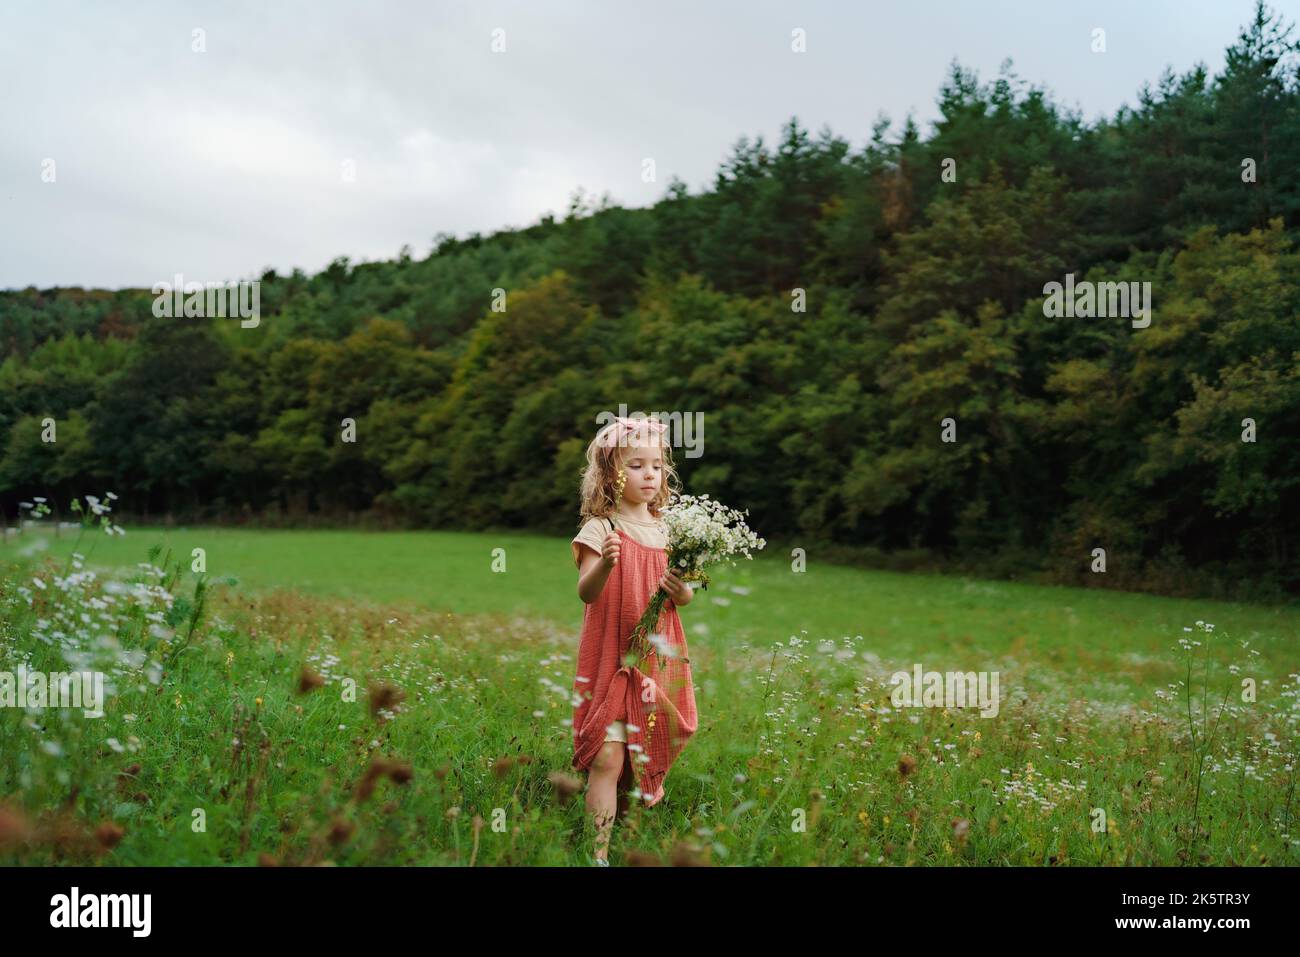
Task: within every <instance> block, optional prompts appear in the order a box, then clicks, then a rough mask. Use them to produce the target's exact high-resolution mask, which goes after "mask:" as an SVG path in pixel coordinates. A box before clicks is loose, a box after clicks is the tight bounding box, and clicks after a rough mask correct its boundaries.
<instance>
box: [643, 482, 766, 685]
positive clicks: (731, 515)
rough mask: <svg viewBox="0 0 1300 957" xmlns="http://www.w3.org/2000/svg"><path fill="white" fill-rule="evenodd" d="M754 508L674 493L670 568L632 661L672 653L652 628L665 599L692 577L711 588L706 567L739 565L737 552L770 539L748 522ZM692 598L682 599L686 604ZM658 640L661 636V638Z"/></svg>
mask: <svg viewBox="0 0 1300 957" xmlns="http://www.w3.org/2000/svg"><path fill="white" fill-rule="evenodd" d="M747 514H749V513H748V511H745V512H739V511H737V510H736V509H734V508H728V507H727V506H725V505H723V504H722V503H721V502H719V501H716V500H714V499H711V498H709V496H707V495H700V496H694V495H674V496H673V498H672V499H670V500H669V502H668V505H667V506H666V507H665V508H664V512H663V520H664V524H665V525H666V526H667V528H668V548H667V553H668V571H667V572H666V573H665V575H664V577H663V578H662V579H661V580H660V587H659V589H658V590H657V591H656V592H655V593H654V596H653V597H652V598H651V599H650V604H649V605H648V606H647V608H646V611H645V614H644V615H642V616H641V619H640V621H638V622H637V623H636V627H635V628H633V629H632V635H631V638H630V641H629V646H628V656H629V659H630V663H631V664H636V663H638V662H640V661H642V660H644V659H645V658H646V657H648V656H649V655H652V654H662V655H664V656H665V657H672V656H673V654H674V651H673V649H671V648H669V647H667V646H666V644H665V643H664V641H663V639H662V637H661V636H660V635H657V634H654V633H652V631H651V629H653V628H654V627H655V625H656V624H658V622H659V615H660V613H661V612H662V611H663V608H664V604H665V602H667V601H668V599H669V598H673V599H674V601H676V599H677V598H678V597H684V596H683V593H682V589H689V587H690V586H689V585H688V584H686V583H687V582H696V583H698V584H699V585H700V586H701V587H703V588H708V587H709V576H708V573H707V571H706V569H707V568H708V567H709V566H710V565H715V564H717V563H718V562H722V561H730V562H731V564H733V565H734V564H736V562H735V556H737V555H744V556H745V557H746V558H749V559H752V558H753V557H754V556H753V555H752V554H751V552H753V551H756V550H758V549H760V548H762V547H763V546H764V545H766V544H767V543H766V542H765V541H764V540H763V539H761V538H759V537H758V536H757V535H756V534H754V532H753V531H752V530H751V529H750V528H749V526H748V525H746V524H745V518H744V516H745V515H747ZM689 600H690V599H689V598H686V601H682V602H677V603H678V604H685V603H686V602H688V601H689ZM655 639H658V640H657V641H656V640H655Z"/></svg>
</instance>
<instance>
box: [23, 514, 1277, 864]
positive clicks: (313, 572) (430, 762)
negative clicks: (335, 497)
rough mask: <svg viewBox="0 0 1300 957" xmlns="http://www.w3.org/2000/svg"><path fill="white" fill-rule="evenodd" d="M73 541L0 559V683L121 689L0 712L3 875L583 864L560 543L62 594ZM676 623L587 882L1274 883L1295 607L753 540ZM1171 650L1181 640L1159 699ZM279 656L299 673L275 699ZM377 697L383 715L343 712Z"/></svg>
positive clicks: (307, 565) (284, 534) (444, 547)
mask: <svg viewBox="0 0 1300 957" xmlns="http://www.w3.org/2000/svg"><path fill="white" fill-rule="evenodd" d="M74 539H75V534H74V533H69V532H67V531H65V532H63V533H62V535H60V536H58V537H55V536H53V535H52V534H51V533H50V532H49V531H43V532H29V533H28V534H26V535H24V536H23V537H22V538H20V539H10V541H9V543H8V544H7V545H5V546H4V547H3V549H0V561H3V562H6V563H9V564H8V565H7V567H8V568H9V571H8V574H7V575H6V576H5V582H4V585H5V588H4V613H5V623H4V631H3V633H0V662H8V663H7V664H0V668H7V669H10V670H12V669H13V668H14V667H15V666H16V663H17V661H18V660H19V659H20V658H23V657H26V658H28V660H29V661H30V662H31V663H32V665H33V666H34V667H35V666H39V665H41V664H42V662H44V663H45V667H46V670H56V668H57V666H58V662H59V661H61V660H65V659H67V654H68V649H69V648H71V649H73V652H74V653H75V654H80V655H82V656H83V657H82V658H79V659H77V660H81V661H91V660H94V661H96V662H101V663H102V662H105V661H109V663H110V664H112V665H113V667H116V668H117V670H118V684H119V687H118V689H117V690H118V694H117V696H116V697H110V699H109V703H108V705H107V706H106V708H105V710H106V712H107V713H106V715H105V717H104V718H102V719H86V718H84V717H83V716H82V715H81V712H80V711H76V712H68V711H66V710H65V711H58V710H54V709H51V710H49V711H47V712H44V713H43V715H41V716H36V717H34V716H33V715H32V714H30V713H29V714H27V715H24V714H23V712H22V711H20V710H19V709H17V708H0V755H3V757H0V863H5V862H15V861H16V862H48V861H78V862H80V861H86V860H94V861H101V862H103V863H105V864H143V863H161V864H207V863H242V864H252V863H258V862H259V861H261V862H262V863H283V864H294V863H324V862H331V863H338V864H366V863H419V864H453V863H455V864H468V863H471V862H472V863H474V864H476V865H483V864H505V863H509V864H573V863H578V864H580V863H583V862H584V861H585V860H586V858H587V854H586V853H585V851H586V847H587V846H588V843H587V842H588V841H589V836H588V835H587V834H585V833H584V823H585V821H584V815H583V813H582V805H581V794H580V793H579V794H577V795H576V796H575V797H574V798H573V799H572V800H571V801H569V802H568V803H565V802H564V801H563V799H562V797H563V796H562V794H560V793H558V792H559V791H562V790H563V789H564V787H565V784H564V782H563V781H557V779H555V778H553V773H554V772H561V773H563V772H565V770H566V768H567V765H568V760H569V757H570V754H571V750H570V737H569V735H570V732H569V728H568V726H567V725H566V724H564V720H565V719H567V718H568V717H569V716H570V714H571V710H570V707H571V706H570V702H569V695H570V690H569V689H570V688H571V687H572V680H573V669H574V659H575V656H576V648H577V633H578V628H579V623H580V620H581V613H582V604H581V602H580V601H579V599H578V598H577V595H576V591H575V586H576V570H575V569H574V567H573V563H572V560H571V557H570V552H569V548H568V544H567V542H566V541H564V540H563V539H553V538H545V537H538V536H534V535H525V534H504V533H503V534H495V533H482V534H469V533H444V532H374V533H371V532H356V531H256V530H242V529H239V530H234V529H207V528H203V529H170V530H166V531H164V530H161V529H142V528H132V529H128V534H127V535H126V536H124V537H113V538H109V537H107V536H104V535H103V534H102V533H97V534H95V535H93V536H92V535H89V534H88V535H87V537H86V538H85V539H84V540H82V541H81V543H80V545H79V546H77V548H78V550H79V553H80V554H82V555H84V556H85V558H86V560H85V568H84V569H82V570H81V571H82V572H83V573H84V572H87V571H91V572H94V578H93V579H86V580H80V579H75V578H74V580H72V581H70V582H69V581H66V580H65V581H64V582H63V585H62V586H61V585H60V582H59V581H56V580H55V578H54V573H55V572H56V571H57V572H59V573H60V574H61V573H62V570H63V569H64V568H65V567H67V565H68V562H69V561H70V558H71V555H72V551H73V548H74ZM34 544H35V545H43V546H44V547H43V548H40V549H35V550H34V549H33V545H34ZM153 544H160V545H162V546H163V547H164V549H168V548H169V549H171V552H172V555H173V558H174V559H175V558H183V561H184V573H183V574H179V575H172V576H170V577H169V578H168V580H166V581H165V582H164V583H163V587H162V588H158V589H153V590H150V591H149V592H148V594H147V595H146V596H145V598H143V599H139V600H137V601H136V602H135V603H134V604H133V605H131V606H130V607H127V603H126V602H123V601H119V602H116V603H113V602H110V603H108V604H107V606H106V607H100V606H101V605H104V604H105V603H104V601H103V600H102V595H103V592H102V586H103V582H104V580H105V579H106V578H108V577H109V576H110V575H113V574H116V575H119V576H121V575H132V574H134V575H137V576H144V577H148V576H147V573H145V572H144V570H143V569H141V568H139V567H137V563H139V562H142V561H144V560H145V558H146V551H147V549H148V548H149V546H150V545H153ZM194 548H202V549H204V552H205V559H206V564H207V567H206V573H207V579H208V581H209V582H210V583H211V588H210V590H209V592H208V595H207V604H206V608H204V609H203V611H202V614H198V613H193V614H192V612H194V609H193V608H191V607H190V599H191V597H192V593H193V589H194V582H195V576H194V575H193V574H192V573H190V572H189V565H190V561H191V553H192V550H193V549H194ZM495 549H503V550H504V561H505V570H504V571H493V561H494V550H495ZM24 551H28V552H32V551H34V554H33V555H31V556H29V557H26V558H21V559H20V557H19V556H20V553H22V552H24ZM17 561H21V562H25V563H27V565H26V566H25V568H23V569H22V570H20V566H19V565H15V564H12V563H14V562H17ZM159 561H161V558H160V559H159ZM33 562H35V563H37V564H36V565H35V566H33V565H32V564H31V563H33ZM42 562H43V563H44V564H43V566H42V565H41V564H40V563H42ZM41 567H44V568H45V569H46V570H45V571H43V572H41V571H39V570H38V569H39V568H41ZM498 567H500V566H499V563H498ZM34 569H36V570H34ZM33 574H36V575H37V576H38V577H42V578H43V580H44V581H45V582H46V587H45V588H43V589H42V588H39V587H34V586H32V584H31V582H30V579H31V578H32V577H33ZM151 580H152V579H151ZM164 593H165V594H166V595H171V594H175V595H179V596H180V597H179V598H175V599H173V598H169V597H164ZM29 596H30V598H31V600H32V604H31V605H29V604H28V603H27V598H28V597H29ZM97 596H99V599H98V600H96V599H97ZM150 603H152V604H150ZM151 610H152V611H154V612H155V617H154V618H153V619H152V620H150V619H149V617H148V616H149V614H150V612H151ZM682 618H683V623H684V624H685V626H686V630H687V636H688V640H689V642H690V644H691V654H692V662H693V664H695V668H694V671H695V675H696V681H697V688H696V693H697V700H698V704H699V708H700V715H701V723H700V729H699V731H698V732H697V734H696V736H695V738H694V739H693V740H692V742H691V743H690V745H689V746H688V747H687V750H686V752H685V753H684V754H683V756H682V758H681V759H680V760H679V761H678V763H677V764H676V765H675V766H674V768H673V770H672V771H671V772H670V773H669V776H668V779H667V782H666V788H667V795H668V796H667V798H666V800H665V802H664V803H663V804H661V805H659V806H657V807H655V808H651V809H643V808H636V807H634V808H633V810H632V812H631V814H630V815H629V816H628V817H627V818H626V819H624V821H622V822H621V823H620V825H619V827H618V828H617V829H616V831H615V836H614V840H613V843H612V845H611V854H612V856H611V861H612V862H613V863H615V864H619V863H637V862H650V861H658V860H662V861H664V862H673V861H675V862H679V863H682V862H709V863H713V864H724V865H725V864H742V865H759V864H768V863H780V864H822V865H836V864H877V863H880V864H911V865H922V864H1062V865H1069V864H1123V863H1134V864H1178V863H1189V864H1195V863H1236V864H1260V863H1279V864H1280V863H1290V864H1294V863H1296V861H1297V849H1298V847H1300V841H1297V838H1296V837H1295V836H1294V832H1295V831H1296V827H1295V825H1293V824H1292V822H1291V816H1292V815H1293V814H1294V813H1296V811H1297V810H1298V809H1300V805H1297V804H1296V803H1295V802H1294V801H1293V791H1294V780H1295V761H1294V756H1293V755H1294V749H1295V746H1296V726H1295V715H1296V709H1295V705H1296V701H1297V699H1296V696H1295V688H1296V683H1297V682H1296V678H1295V677H1291V676H1293V675H1294V673H1295V672H1297V671H1298V670H1300V668H1298V662H1297V658H1298V657H1300V655H1297V649H1300V612H1298V611H1297V610H1295V609H1287V608H1276V607H1261V606H1245V605H1231V604H1221V603H1211V602H1194V601H1185V600H1174V599H1164V598H1157V597H1151V596H1146V595H1132V594H1124V593H1119V592H1113V591H1105V590H1102V589H1070V588H1057V587H1043V586H1036V585H1026V584H1017V583H1007V582H986V581H978V580H969V579H962V578H944V577H937V576H926V575H903V574H897V573H889V572H878V571H867V570H862V569H856V568H849V567H840V566H833V565H829V564H824V563H820V562H818V560H817V556H816V553H815V551H814V552H813V553H812V554H810V555H809V556H808V563H807V568H806V571H803V572H801V573H796V572H794V571H793V570H792V568H791V565H790V562H789V558H788V556H785V555H779V554H773V553H770V552H769V553H767V554H764V555H762V556H760V557H759V558H758V559H756V560H755V561H753V562H742V563H741V564H740V565H739V566H738V567H736V568H730V567H728V568H724V569H721V570H719V573H718V574H717V575H716V578H715V583H714V584H713V585H712V586H711V587H710V588H709V589H708V591H705V592H701V593H699V594H698V595H697V597H696V600H695V601H694V602H693V603H692V604H691V605H690V607H689V608H686V609H684V610H683V612H682ZM191 619H193V620H194V625H193V628H192V629H191V628H190V627H189V625H190V620H191ZM1198 621H1204V622H1209V623H1212V624H1213V626H1214V630H1213V631H1212V632H1209V631H1206V630H1205V629H1203V628H1199V627H1197V626H1196V624H1195V623H1196V622H1198ZM110 624H116V625H117V626H118V627H117V628H115V629H109V628H108V626H109V625H110ZM1187 628H1191V629H1193V630H1192V632H1191V633H1188V632H1187V631H1185V630H1184V629H1187ZM106 630H111V631H112V633H113V634H115V635H116V636H117V639H116V640H115V641H112V642H103V641H100V640H99V639H98V637H97V636H98V635H100V634H102V633H106ZM56 632H57V634H56ZM1182 639H1188V640H1194V641H1199V642H1201V644H1200V645H1199V646H1194V648H1193V652H1192V653H1193V654H1195V655H1196V658H1195V661H1194V665H1195V667H1194V670H1193V672H1192V673H1191V674H1190V676H1189V673H1188V665H1189V660H1188V657H1187V656H1188V654H1189V653H1188V652H1187V651H1185V650H1182V649H1180V647H1179V642H1180V640H1182ZM1243 643H1245V644H1243ZM1207 652H1208V654H1207ZM123 662H125V663H124V664H123ZM154 663H156V665H157V667H156V668H154V669H153V671H152V674H151V673H150V669H151V667H152V666H153V664H154ZM914 663H920V664H921V665H922V666H923V667H924V668H925V669H926V670H932V671H957V670H961V671H971V670H974V671H996V672H998V673H999V675H1000V691H1001V708H1000V712H999V714H998V715H997V716H996V717H992V718H981V717H979V716H978V713H977V712H976V711H975V710H973V709H967V710H960V709H951V710H945V709H942V708H926V709H915V710H909V711H904V712H900V711H898V710H895V709H893V708H892V707H891V705H890V700H889V699H890V691H891V690H892V689H891V686H890V684H889V682H888V677H889V675H890V674H891V673H892V672H893V671H895V670H910V669H911V668H912V666H913V664H914ZM65 667H66V666H65ZM304 667H308V668H311V669H312V670H313V671H314V672H316V673H318V674H319V675H321V677H322V679H323V680H324V682H325V684H324V686H323V687H320V688H317V689H316V690H312V691H309V692H308V693H305V694H300V693H299V690H298V684H299V680H300V675H301V673H302V671H303V668H304ZM1206 667H1208V671H1204V670H1203V669H1204V668H1206ZM1230 668H1235V669H1237V670H1236V671H1235V672H1232V671H1230V670H1229V669H1230ZM1189 677H1190V683H1191V686H1192V688H1193V689H1194V692H1195V694H1194V695H1193V699H1194V700H1193V702H1192V714H1191V719H1192V721H1193V722H1194V723H1195V727H1196V731H1197V737H1196V739H1195V741H1196V743H1195V744H1194V743H1193V739H1192V737H1191V736H1190V735H1189V734H1188V721H1189V719H1188V701H1187V696H1186V684H1185V683H1186V682H1187V681H1188V680H1189ZM1244 678H1251V679H1254V681H1255V683H1256V687H1257V697H1256V700H1254V701H1249V700H1243V695H1242V689H1241V681H1242V679H1244ZM346 679H351V680H352V681H354V682H355V684H356V687H357V693H356V699H355V701H349V700H346V696H345V694H344V689H345V687H346ZM155 681H156V683H155ZM1180 682H1184V684H1183V685H1180V684H1179V683H1180ZM1206 684H1208V686H1209V691H1208V694H1206V695H1205V696H1204V697H1203V696H1202V693H1201V691H1202V687H1203V685H1206ZM386 689H387V690H386ZM1225 694H1226V697H1225ZM384 695H392V696H397V697H401V701H400V704H396V705H395V706H393V707H390V708H389V709H388V710H387V713H384V712H380V713H375V712H374V711H372V709H371V708H369V707H368V706H367V703H368V700H372V699H374V698H376V697H380V698H382V697H383V696H384ZM1162 695H1164V696H1167V697H1162ZM1220 701H1225V702H1226V707H1225V708H1224V713H1223V716H1222V718H1221V720H1220V721H1219V722H1218V726H1217V728H1216V727H1215V725H1216V721H1215V715H1216V713H1217V711H1218V703H1219V702H1220ZM1207 712H1208V721H1206V722H1204V724H1203V723H1202V721H1203V718H1204V717H1206V713H1207ZM1211 731H1213V732H1214V733H1213V737H1212V740H1211V735H1210V732H1211ZM1202 732H1203V733H1202ZM110 739H111V742H110ZM377 758H378V759H379V760H376V759H377ZM384 762H391V763H389V764H386V763H384ZM913 762H914V766H913ZM368 769H369V771H368ZM395 769H396V770H395ZM1198 771H1199V774H1198ZM1198 779H1199V784H1200V787H1199V797H1198V787H1197V785H1198ZM372 787H373V788H374V789H375V791H374V793H373V794H370V793H368V792H369V791H370V790H371V788H372ZM1103 814H1104V828H1102V829H1099V828H1098V823H1097V822H1098V821H1099V820H1102V815H1103ZM476 818H477V819H479V823H478V825H477V826H476ZM6 821H8V822H9V823H8V824H7V825H6V824H5V822H6ZM196 821H201V822H202V825H203V826H202V829H198V828H197V825H196V823H195V822H196ZM6 834H8V837H6Z"/></svg>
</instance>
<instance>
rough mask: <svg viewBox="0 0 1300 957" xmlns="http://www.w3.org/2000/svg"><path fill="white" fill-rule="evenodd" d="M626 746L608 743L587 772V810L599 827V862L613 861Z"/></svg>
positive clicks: (597, 829)
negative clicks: (611, 853)
mask: <svg viewBox="0 0 1300 957" xmlns="http://www.w3.org/2000/svg"><path fill="white" fill-rule="evenodd" d="M626 747H627V745H625V744H624V743H623V742H622V741H606V742H605V743H604V744H603V745H601V747H600V753H598V754H597V755H596V758H595V760H594V761H592V762H591V768H590V770H589V771H588V772H587V810H588V811H589V812H590V813H591V815H592V818H593V819H594V821H595V824H596V847H595V857H596V859H597V860H608V859H609V835H610V832H611V831H612V830H613V828H614V815H615V813H616V812H617V810H618V779H619V775H621V774H622V772H623V761H624V749H625V748H626Z"/></svg>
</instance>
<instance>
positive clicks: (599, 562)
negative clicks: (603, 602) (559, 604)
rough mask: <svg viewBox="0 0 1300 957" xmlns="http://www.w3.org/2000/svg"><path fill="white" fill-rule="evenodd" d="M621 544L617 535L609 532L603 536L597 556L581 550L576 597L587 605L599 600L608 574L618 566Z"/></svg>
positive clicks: (589, 551) (586, 549)
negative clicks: (599, 552) (603, 539)
mask: <svg viewBox="0 0 1300 957" xmlns="http://www.w3.org/2000/svg"><path fill="white" fill-rule="evenodd" d="M621 544H622V543H621V542H620V540H619V537H618V533H616V532H610V533H609V534H608V535H606V536H605V541H604V544H603V545H602V548H601V554H599V555H597V554H596V553H595V552H594V551H592V550H591V549H590V548H583V549H581V555H582V557H581V559H580V561H579V565H578V597H579V598H581V599H582V600H583V601H584V602H586V603H587V604H588V605H590V604H591V603H592V602H593V601H595V600H596V599H597V598H599V597H600V593H601V592H602V591H604V590H605V582H606V581H608V580H609V573H610V572H612V571H613V570H614V566H615V565H617V564H618V552H619V546H620V545H621Z"/></svg>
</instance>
